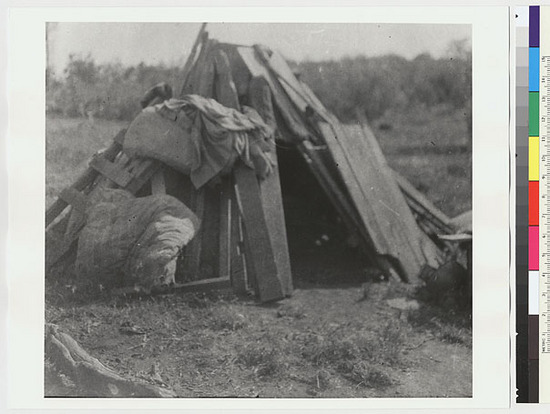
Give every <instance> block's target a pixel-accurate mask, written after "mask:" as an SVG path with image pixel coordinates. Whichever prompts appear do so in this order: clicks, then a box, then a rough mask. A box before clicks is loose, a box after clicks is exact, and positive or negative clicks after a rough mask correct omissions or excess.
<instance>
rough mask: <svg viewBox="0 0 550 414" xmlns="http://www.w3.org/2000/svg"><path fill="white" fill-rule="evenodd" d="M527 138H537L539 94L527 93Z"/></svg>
mask: <svg viewBox="0 0 550 414" xmlns="http://www.w3.org/2000/svg"><path fill="white" fill-rule="evenodd" d="M529 136H531V137H538V136H539V93H538V92H529Z"/></svg>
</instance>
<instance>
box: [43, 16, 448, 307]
mask: <svg viewBox="0 0 550 414" xmlns="http://www.w3.org/2000/svg"><path fill="white" fill-rule="evenodd" d="M182 79H183V82H182V83H183V84H182V85H181V88H180V91H181V97H183V96H184V95H189V94H195V95H200V96H202V97H206V98H213V99H215V100H217V101H218V102H219V103H221V104H222V105H224V106H225V107H228V108H233V109H236V110H238V111H242V110H243V107H244V106H245V105H246V106H248V107H252V108H254V109H255V110H256V111H257V113H258V114H259V115H260V116H261V118H262V119H263V121H264V123H265V124H266V125H267V126H268V127H269V128H271V129H272V130H273V132H274V136H275V140H276V141H280V142H284V143H285V144H288V145H291V146H293V147H294V148H295V150H296V151H297V152H298V153H299V154H300V156H301V159H302V160H303V162H304V163H305V164H306V165H307V167H308V168H309V170H310V171H311V173H312V175H313V177H315V179H316V180H317V181H318V183H319V185H320V187H321V188H322V190H323V191H324V192H325V193H326V195H327V196H328V198H329V200H330V202H331V203H332V204H333V207H334V209H335V211H336V212H337V213H338V215H339V216H340V218H341V219H342V222H343V223H344V225H345V226H346V227H347V228H348V231H349V232H350V234H351V233H353V234H358V235H359V238H360V248H361V251H362V252H363V253H364V255H366V256H367V257H368V258H369V259H370V260H371V261H372V262H373V264H376V265H378V266H379V267H380V269H381V270H383V271H384V272H385V273H386V274H388V275H391V276H394V277H397V278H399V279H401V280H403V281H407V282H412V283H417V282H419V279H418V277H419V274H420V272H421V270H422V268H423V267H424V266H426V265H429V266H430V267H437V266H438V265H439V257H440V251H439V249H438V246H437V245H436V244H435V243H434V241H433V240H432V239H430V237H428V236H427V235H426V232H425V230H428V232H430V231H432V232H434V234H436V233H438V232H440V233H441V232H443V233H446V232H447V231H448V230H449V229H448V219H447V218H446V217H445V216H444V215H443V214H442V213H440V212H439V211H438V210H437V209H436V208H435V207H434V206H433V205H431V204H430V203H429V201H427V200H426V199H425V198H423V197H422V195H421V194H420V193H419V192H418V191H416V190H415V189H414V187H412V185H410V183H408V182H407V181H406V180H404V179H403V178H402V177H400V176H398V175H396V173H394V172H393V171H392V170H391V169H390V168H389V167H388V165H387V163H386V161H385V158H384V156H383V154H382V152H381V150H380V147H379V146H378V143H377V141H376V138H375V137H374V135H373V134H372V131H370V129H368V127H367V126H366V125H364V126H360V125H354V126H343V125H341V124H340V122H339V121H338V120H337V119H336V118H335V117H334V115H332V114H331V113H330V112H329V111H328V110H327V109H326V108H325V107H324V106H323V104H322V103H321V102H320V101H319V99H317V97H316V96H315V95H314V93H313V92H312V91H311V89H309V87H307V85H305V84H304V83H303V82H302V81H300V80H299V79H298V78H297V77H296V76H295V75H294V74H293V72H292V71H291V69H290V68H289V66H288V65H287V63H286V62H285V60H284V59H283V58H282V57H281V56H280V55H279V54H277V53H276V52H274V51H271V50H269V49H267V48H265V47H262V46H254V47H245V46H239V45H231V44H225V43H219V42H217V41H216V40H213V39H210V38H209V37H208V33H207V32H206V31H205V28H204V26H203V27H202V28H201V31H200V34H199V36H198V39H197V41H196V42H195V45H194V47H193V50H192V53H191V56H190V58H189V60H188V62H187V63H186V65H185V67H184V70H183V75H182ZM153 138H154V137H152V139H153ZM123 140H124V131H121V133H120V134H119V135H118V136H117V137H116V139H115V141H114V143H113V145H112V146H111V147H109V148H108V149H107V150H106V151H104V152H103V153H102V154H101V155H100V156H98V157H96V158H94V159H92V161H91V163H90V168H89V169H88V170H87V171H86V172H85V173H84V175H83V176H82V177H81V178H79V179H78V180H77V181H76V183H75V184H74V185H73V186H72V187H71V188H69V189H67V190H65V191H63V192H62V193H61V195H60V197H59V199H58V200H57V201H56V202H55V203H54V204H53V205H52V207H50V208H49V209H48V211H47V214H46V227H47V228H48V231H47V238H48V240H49V241H48V243H49V245H50V247H49V248H48V249H49V250H50V252H49V254H47V257H48V264H47V265H48V267H51V266H53V265H54V264H56V263H58V262H59V260H61V258H62V257H64V255H66V254H67V252H69V251H70V249H71V248H73V249H74V246H75V243H76V241H77V240H78V233H79V231H80V229H81V228H82V226H83V224H84V222H85V217H84V216H83V213H82V210H83V209H85V206H86V203H87V202H88V201H89V200H90V197H92V196H93V193H94V188H97V187H98V186H102V185H103V186H104V185H108V186H114V187H120V188H126V189H128V190H129V191H131V192H132V193H134V194H138V195H140V194H141V195H146V194H150V193H155V194H156V193H162V192H166V193H168V194H171V195H173V196H175V197H176V198H178V199H180V200H181V201H183V202H184V203H185V204H186V205H187V206H188V207H189V208H190V209H191V210H193V211H194V212H195V214H196V215H197V217H198V218H199V219H200V220H201V222H202V225H201V229H200V230H199V232H198V234H197V235H196V236H195V238H194V239H193V240H192V241H191V242H190V243H189V244H188V245H187V246H186V247H185V249H184V250H183V252H182V254H181V256H180V258H179V260H178V267H177V273H176V280H177V282H178V290H179V289H180V288H181V290H184V291H185V287H186V286H188V288H189V290H197V289H198V288H199V287H200V289H201V290H204V289H208V287H209V286H210V287H211V288H220V287H224V288H225V287H228V286H231V287H232V288H233V290H234V291H235V292H236V293H239V294H246V293H249V292H251V291H254V292H255V293H256V295H257V297H258V299H259V300H260V301H261V302H269V301H274V300H279V299H282V298H284V297H287V296H289V295H291V293H292V289H293V286H292V274H291V267H290V255H289V251H288V243H287V234H286V227H285V212H284V208H283V203H282V189H281V183H280V174H279V163H278V162H277V159H276V157H275V155H276V151H275V146H274V144H273V147H272V151H271V153H272V155H274V158H275V159H274V160H273V166H272V172H271V174H269V175H267V176H265V177H262V178H259V175H258V174H257V171H255V170H254V169H253V168H251V167H250V166H247V165H245V163H244V162H242V161H241V160H239V159H238V157H235V158H237V160H236V162H234V165H232V167H231V168H229V169H224V170H222V173H220V174H219V176H217V177H215V178H216V179H212V180H210V181H209V182H208V183H206V185H204V186H201V187H200V188H195V187H194V185H193V183H192V182H191V180H190V179H189V176H187V175H185V174H182V173H181V172H177V171H175V170H173V169H172V168H170V167H168V166H166V165H162V164H161V163H160V162H158V161H154V160H152V159H148V158H136V157H128V156H127V155H126V154H125V153H124V151H123ZM68 206H69V207H70V208H69V210H70V211H69V214H65V216H64V217H63V215H62V214H61V213H62V212H63V211H64V210H65V208H66V207H68ZM79 211H80V213H79ZM413 213H414V214H413ZM56 218H57V221H56V222H55V223H54V220H55V219H56ZM419 218H421V219H422V220H421V221H422V223H423V224H422V223H420V221H419ZM52 223H53V224H52ZM419 223H420V224H421V225H419Z"/></svg>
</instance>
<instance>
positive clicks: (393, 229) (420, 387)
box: [44, 22, 473, 398]
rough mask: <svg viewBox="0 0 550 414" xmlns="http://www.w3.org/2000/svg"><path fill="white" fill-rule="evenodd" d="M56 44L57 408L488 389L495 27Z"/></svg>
mask: <svg viewBox="0 0 550 414" xmlns="http://www.w3.org/2000/svg"><path fill="white" fill-rule="evenodd" d="M44 36H45V37H46V46H47V53H46V58H47V61H46V64H45V66H46V182H45V187H46V193H45V195H46V199H45V209H46V227H45V238H46V251H45V277H46V280H45V330H46V335H45V355H44V395H45V396H46V397H116V398H137V397H159V398H199V397H244V398H256V397H260V398H402V397H406V398H420V397H428V398H436V397H437V398H441V397H449V398H470V397H472V396H473V389H472V378H473V372H472V367H473V359H472V348H473V345H472V291H473V289H472V274H473V272H472V240H473V229H472V118H473V117H472V27H471V25H467V24H463V25H461V24H405V23H399V24H397V23H391V24H390V23H380V24H375V23H219V22H216V23H127V22H124V23H112V22H111V23H97V22H96V23H83V22H79V23H76V22H75V23H71V22H49V23H48V24H47V25H46V27H45V33H44Z"/></svg>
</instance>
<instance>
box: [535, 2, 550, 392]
mask: <svg viewBox="0 0 550 414" xmlns="http://www.w3.org/2000/svg"><path fill="white" fill-rule="evenodd" d="M538 13H539V16H538V18H539V39H538V40H539V43H538V44H537V45H536V46H538V47H537V49H538V50H537V53H538V60H539V61H538V65H537V70H538V72H539V73H538V77H539V83H538V91H539V93H538V95H539V96H538V98H539V99H538V102H537V107H538V108H537V109H538V112H539V114H538V122H537V128H538V134H539V136H540V148H541V149H540V160H541V166H540V188H539V194H540V195H539V197H540V199H539V203H540V204H539V205H540V209H541V211H546V214H540V219H539V220H540V221H539V226H540V236H539V240H540V242H541V243H540V246H541V251H540V259H539V260H540V262H539V281H538V282H539V283H538V295H539V297H538V300H539V302H538V305H539V306H538V307H539V310H538V318H539V324H538V331H539V333H538V339H539V340H538V348H539V349H538V359H539V366H538V368H539V373H538V380H539V382H538V391H539V395H538V396H539V398H538V401H539V402H540V403H548V402H550V301H549V300H548V298H549V297H550V240H549V239H550V214H548V212H549V210H548V208H549V207H550V203H549V197H550V191H549V188H548V187H549V177H550V165H549V162H550V145H549V142H548V141H549V139H550V122H549V120H550V102H549V101H550V42H549V40H548V31H549V30H550V8H548V7H541V8H539V10H538ZM541 34H543V35H542V36H541ZM543 241H544V243H543Z"/></svg>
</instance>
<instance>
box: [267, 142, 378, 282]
mask: <svg viewBox="0 0 550 414" xmlns="http://www.w3.org/2000/svg"><path fill="white" fill-rule="evenodd" d="M277 158H278V163H279V176H280V182H281V190H282V194H283V207H284V210H285V222H286V232H287V240H288V248H289V253H290V262H291V268H292V276H293V281H294V286H295V287H297V288H304V287H308V286H322V285H334V284H355V285H356V284H358V283H362V282H364V281H365V280H366V273H365V268H366V267H367V265H368V264H367V263H365V259H364V258H363V257H362V256H361V254H360V253H359V249H358V248H357V247H354V246H353V244H354V243H353V241H352V240H350V239H349V234H348V231H347V229H346V227H345V225H344V223H343V221H342V219H341V218H340V217H339V215H338V212H337V211H336V209H335V207H334V206H333V204H332V202H331V200H330V199H329V198H328V196H327V194H326V193H325V191H324V190H323V188H322V187H321V185H320V184H319V183H318V181H317V180H316V178H315V176H314V175H313V173H312V172H311V170H310V168H309V167H308V165H307V164H306V161H305V160H304V158H303V156H302V155H301V154H300V153H299V152H298V149H297V148H296V146H295V145H293V144H290V143H288V142H277Z"/></svg>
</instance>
